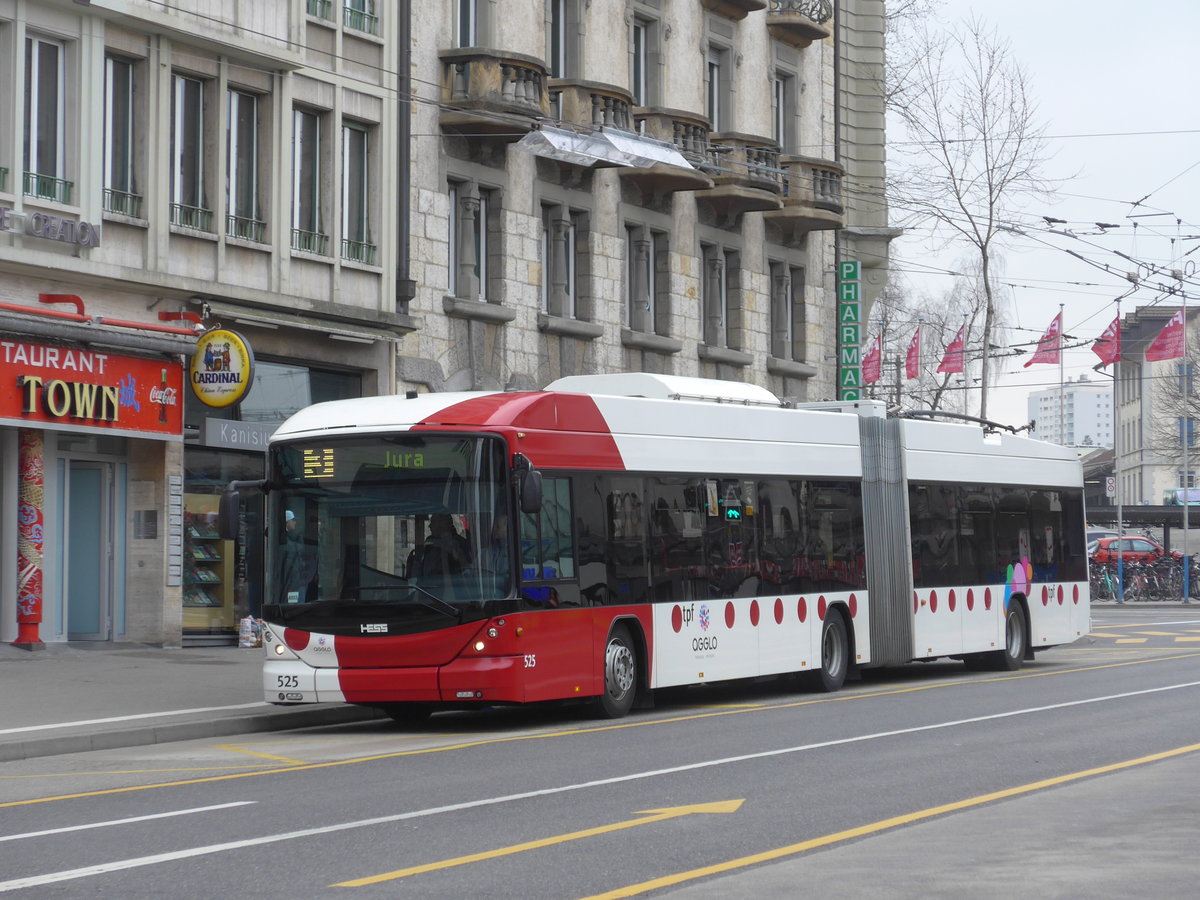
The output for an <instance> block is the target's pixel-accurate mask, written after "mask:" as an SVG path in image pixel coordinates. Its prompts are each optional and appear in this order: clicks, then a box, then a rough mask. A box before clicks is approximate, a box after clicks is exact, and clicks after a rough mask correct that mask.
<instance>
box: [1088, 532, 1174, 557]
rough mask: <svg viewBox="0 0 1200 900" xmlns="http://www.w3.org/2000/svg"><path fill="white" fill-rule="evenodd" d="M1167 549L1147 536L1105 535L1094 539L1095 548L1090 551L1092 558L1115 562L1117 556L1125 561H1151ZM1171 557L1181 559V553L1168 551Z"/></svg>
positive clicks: (1165, 553) (1164, 554) (1165, 552)
mask: <svg viewBox="0 0 1200 900" xmlns="http://www.w3.org/2000/svg"><path fill="white" fill-rule="evenodd" d="M1166 555H1167V551H1166V550H1164V549H1163V546H1162V544H1160V543H1159V542H1158V541H1156V540H1153V539H1152V538H1147V537H1129V536H1126V537H1106V538H1100V540H1098V541H1096V549H1095V550H1093V551H1092V559H1093V560H1095V561H1096V562H1099V563H1107V562H1116V559H1117V557H1118V556H1121V557H1124V559H1125V561H1126V562H1140V563H1152V562H1154V561H1155V560H1157V559H1159V558H1161V557H1163V556H1166ZM1170 555H1171V557H1172V558H1173V559H1181V558H1182V554H1179V553H1176V552H1175V551H1173V550H1172V551H1170Z"/></svg>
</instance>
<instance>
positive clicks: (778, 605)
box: [775, 597, 783, 625]
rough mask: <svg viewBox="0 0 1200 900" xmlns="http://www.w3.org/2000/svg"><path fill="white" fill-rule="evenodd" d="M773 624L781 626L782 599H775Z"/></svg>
mask: <svg viewBox="0 0 1200 900" xmlns="http://www.w3.org/2000/svg"><path fill="white" fill-rule="evenodd" d="M775 624H776V625H782V624H783V598H782V597H776V598H775Z"/></svg>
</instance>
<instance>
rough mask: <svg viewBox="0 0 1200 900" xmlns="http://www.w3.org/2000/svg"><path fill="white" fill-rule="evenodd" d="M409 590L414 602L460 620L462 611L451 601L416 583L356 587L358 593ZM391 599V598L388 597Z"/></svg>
mask: <svg viewBox="0 0 1200 900" xmlns="http://www.w3.org/2000/svg"><path fill="white" fill-rule="evenodd" d="M397 589H398V590H410V591H412V592H413V598H414V600H415V602H416V603H418V604H419V605H421V606H424V607H425V608H426V609H432V610H434V611H435V612H440V613H443V614H445V615H447V616H449V617H451V618H453V619H457V620H458V621H460V622H461V621H462V616H463V611H462V610H461V609H460V608H459V607H457V606H454V605H453V604H451V603H447V602H446V601H445V600H443V599H442V598H441V597H439V596H437V595H436V594H433V593H430V592H429V591H427V590H425V588H423V587H421V586H420V585H416V584H388V585H380V586H378V587H370V586H366V585H364V586H363V587H360V588H359V589H358V591H359V594H360V595H361V594H364V593H366V592H367V591H394V590H397ZM389 599H391V598H389Z"/></svg>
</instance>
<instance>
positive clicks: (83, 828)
mask: <svg viewBox="0 0 1200 900" xmlns="http://www.w3.org/2000/svg"><path fill="white" fill-rule="evenodd" d="M257 802H258V801H257V800H238V801H236V802H234V803H221V804H218V805H217V806H197V807H195V808H194V809H177V810H175V811H174V812H160V813H151V814H149V815H145V816H132V817H130V818H128V819H113V820H112V821H110V822H92V823H91V824H90V825H68V826H67V827H66V828H47V829H46V830H45V831H27V832H25V834H9V835H5V836H3V837H0V843H4V842H5V841H19V840H21V839H22V838H32V837H45V836H46V835H49V834H66V833H67V832H68V831H87V830H88V829H91V828H109V827H111V826H113V825H129V824H132V823H133V822H148V821H150V820H151V819H169V818H171V817H172V816H190V815H191V814H192V813H202V812H213V811H214V810H218V809H231V808H232V807H235V806H253V805H254V804H255V803H257Z"/></svg>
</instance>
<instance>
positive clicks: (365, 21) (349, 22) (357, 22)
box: [342, 3, 379, 34]
mask: <svg viewBox="0 0 1200 900" xmlns="http://www.w3.org/2000/svg"><path fill="white" fill-rule="evenodd" d="M366 7H367V8H366V9H355V8H354V7H353V6H346V7H343V9H342V24H343V25H345V26H346V27H347V28H353V29H354V30H355V31H365V32H366V33H367V34H379V16H377V15H375V4H374V3H370V4H367V5H366Z"/></svg>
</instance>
